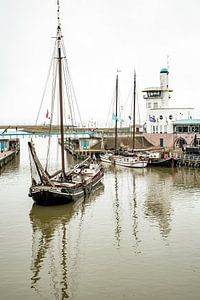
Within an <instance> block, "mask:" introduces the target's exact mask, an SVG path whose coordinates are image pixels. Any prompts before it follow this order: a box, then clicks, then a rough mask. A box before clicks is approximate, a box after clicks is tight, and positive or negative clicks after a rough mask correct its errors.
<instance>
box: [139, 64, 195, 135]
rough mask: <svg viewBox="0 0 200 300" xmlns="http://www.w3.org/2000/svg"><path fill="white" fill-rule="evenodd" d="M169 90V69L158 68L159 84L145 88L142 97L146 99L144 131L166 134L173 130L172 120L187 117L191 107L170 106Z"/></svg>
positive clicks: (190, 112) (189, 115)
mask: <svg viewBox="0 0 200 300" xmlns="http://www.w3.org/2000/svg"><path fill="white" fill-rule="evenodd" d="M172 91H173V90H171V89H170V88H169V70H168V69H167V68H162V69H161V70H160V86H159V87H149V88H145V89H144V90H143V91H142V92H143V94H144V95H143V98H144V99H145V100H146V113H147V115H146V132H147V133H150V134H152V133H153V134H166V133H172V132H173V122H174V121H176V120H180V119H188V118H191V116H192V111H193V109H192V108H178V107H177V108H175V107H170V106H169V104H170V99H171V92H172Z"/></svg>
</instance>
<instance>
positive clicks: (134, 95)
mask: <svg viewBox="0 0 200 300" xmlns="http://www.w3.org/2000/svg"><path fill="white" fill-rule="evenodd" d="M135 101H136V72H135V70H134V88H133V141H132V147H133V151H134V149H135Z"/></svg>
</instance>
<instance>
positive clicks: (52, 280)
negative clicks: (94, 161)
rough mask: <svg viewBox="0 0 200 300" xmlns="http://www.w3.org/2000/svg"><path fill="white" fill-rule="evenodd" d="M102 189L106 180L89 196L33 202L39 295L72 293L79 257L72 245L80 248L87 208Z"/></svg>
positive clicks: (34, 284) (33, 267) (34, 261)
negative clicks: (42, 203) (61, 201)
mask: <svg viewBox="0 0 200 300" xmlns="http://www.w3.org/2000/svg"><path fill="white" fill-rule="evenodd" d="M103 189H104V186H103V184H100V185H99V186H98V188H97V189H96V190H95V191H93V193H91V194H90V195H89V197H87V198H86V199H82V200H79V201H77V202H75V203H70V204H67V205H62V206H55V207H41V206H38V205H36V204H33V206H32V209H31V211H30V221H31V225H32V262H31V273H32V275H31V288H33V289H34V290H35V292H36V293H37V294H38V295H39V296H40V297H42V296H44V295H45V299H51V298H52V295H53V297H54V298H55V299H67V298H69V297H71V290H70V281H69V278H71V273H72V270H71V268H72V267H73V266H74V265H75V264H76V261H74V260H76V259H77V257H76V254H75V253H73V254H71V251H70V249H71V248H72V247H73V251H74V250H75V251H78V240H79V239H80V230H81V226H82V223H83V219H84V213H85V210H86V209H87V206H89V205H91V203H92V202H94V200H95V199H96V198H97V196H98V195H99V194H101V193H102V191H103ZM76 222H77V223H78V225H77V226H76V229H77V232H74V231H73V233H72V232H71V230H70V225H71V223H76ZM75 237H76V238H75ZM76 239H77V240H76ZM72 244H73V245H72ZM48 295H49V296H48Z"/></svg>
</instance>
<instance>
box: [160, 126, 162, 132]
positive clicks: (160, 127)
mask: <svg viewBox="0 0 200 300" xmlns="http://www.w3.org/2000/svg"><path fill="white" fill-rule="evenodd" d="M160 133H162V125H160Z"/></svg>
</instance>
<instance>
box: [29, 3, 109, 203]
mask: <svg viewBox="0 0 200 300" xmlns="http://www.w3.org/2000/svg"><path fill="white" fill-rule="evenodd" d="M57 5H58V8H57V13H58V26H57V34H56V41H55V48H54V53H53V59H54V60H55V65H54V68H53V71H54V75H53V78H54V82H55V83H56V82H57V81H58V84H57V85H56V84H54V85H53V90H52V95H54V96H55V95H56V94H57V91H56V88H58V95H59V97H58V98H59V99H58V100H59V103H58V105H59V120H60V124H59V127H60V150H61V162H60V168H59V169H57V170H55V171H54V173H53V174H52V175H50V174H49V173H50V172H49V168H48V166H49V163H48V159H49V151H50V142H51V131H49V142H48V150H47V159H46V167H45V168H44V167H43V166H42V164H41V162H40V160H39V158H38V156H37V154H36V150H35V146H34V143H33V141H30V142H28V146H29V154H30V155H29V156H30V165H31V178H32V184H31V187H30V190H29V196H30V197H32V198H33V200H34V201H35V202H36V203H37V204H39V205H57V204H64V203H67V202H71V201H76V200H77V199H79V198H81V197H83V196H84V195H87V194H89V193H90V192H91V191H92V189H93V188H95V187H96V186H97V184H98V183H99V182H100V181H101V179H102V178H103V176H104V171H103V167H102V165H101V164H98V163H97V161H96V160H95V161H94V160H93V159H92V158H90V157H88V158H87V159H86V160H84V161H83V162H81V163H79V164H77V165H75V166H74V167H73V168H71V169H69V170H68V171H66V166H65V145H64V107H65V106H64V101H63V100H64V99H63V98H64V96H63V85H64V84H66V86H67V87H69V82H67V83H66V74H63V70H64V67H65V68H66V70H67V71H68V66H64V63H65V64H67V60H66V57H65V48H64V43H63V35H62V33H61V23H60V17H59V12H60V6H59V1H57ZM67 74H68V73H67ZM57 75H58V76H57ZM56 76H57V77H58V78H57V79H55V78H56ZM66 94H67V96H69V95H70V94H71V93H70V92H69V91H67V93H66ZM67 100H68V102H69V99H67ZM70 100H71V99H70ZM53 107H54V102H53V104H52V108H53ZM52 121H53V113H51V116H50V126H49V127H50V129H51V128H52V126H51V125H52Z"/></svg>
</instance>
